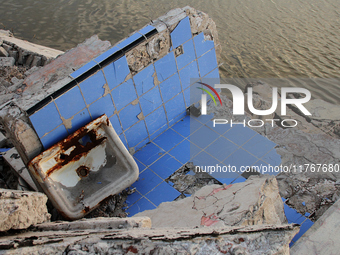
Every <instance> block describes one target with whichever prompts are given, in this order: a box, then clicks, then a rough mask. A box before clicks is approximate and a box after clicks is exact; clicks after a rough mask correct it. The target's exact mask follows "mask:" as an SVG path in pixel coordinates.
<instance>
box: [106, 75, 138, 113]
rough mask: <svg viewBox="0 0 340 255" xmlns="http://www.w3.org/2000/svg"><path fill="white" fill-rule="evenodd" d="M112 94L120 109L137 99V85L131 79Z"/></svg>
mask: <svg viewBox="0 0 340 255" xmlns="http://www.w3.org/2000/svg"><path fill="white" fill-rule="evenodd" d="M111 94H112V98H113V101H114V102H115V105H116V108H117V110H118V111H119V110H121V109H122V108H123V107H124V106H126V105H127V104H129V103H131V102H132V101H133V100H135V99H137V95H136V91H135V87H134V85H133V81H132V80H131V79H129V80H127V81H126V82H125V83H123V84H121V85H119V86H118V87H117V88H115V89H114V90H112V92H111Z"/></svg>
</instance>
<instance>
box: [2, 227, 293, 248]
mask: <svg viewBox="0 0 340 255" xmlns="http://www.w3.org/2000/svg"><path fill="white" fill-rule="evenodd" d="M297 232H298V227H297V226H294V225H275V226H273V225H261V226H248V227H234V228H232V227H225V228H204V229H192V228H178V229H173V228H171V229H169V228H164V229H145V228H144V229H142V228H137V229H126V230H124V229H123V230H101V231H96V230H79V231H60V232H29V233H24V234H20V235H18V236H15V238H14V237H10V238H8V237H7V238H4V237H3V238H0V248H1V249H3V250H2V251H1V252H0V254H28V253H29V254H47V253H53V254H95V253H96V254H106V253H107V254H151V253H152V254H289V245H288V244H289V241H290V240H291V238H292V237H293V236H294V235H295V234H296V233H297ZM13 246H16V247H17V249H11V250H7V249H8V248H9V247H13Z"/></svg>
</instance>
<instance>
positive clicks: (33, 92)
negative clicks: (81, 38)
mask: <svg viewBox="0 0 340 255" xmlns="http://www.w3.org/2000/svg"><path fill="white" fill-rule="evenodd" d="M110 47H111V44H110V42H108V41H101V40H100V39H99V38H98V36H96V35H94V36H92V37H91V38H89V39H87V40H86V41H85V42H84V43H81V44H79V45H78V46H77V47H76V48H73V49H71V50H69V51H67V52H66V53H64V54H62V55H60V56H59V57H58V58H56V59H55V60H54V61H53V62H52V63H49V64H48V65H46V66H44V67H43V68H41V69H40V70H38V71H36V72H34V73H32V74H31V75H29V76H28V77H26V79H25V80H24V84H25V85H26V88H25V90H24V95H23V97H22V98H20V100H19V99H18V105H20V107H21V108H22V109H23V110H28V109H29V108H31V107H32V106H34V105H35V104H37V103H38V102H39V101H41V100H42V99H44V98H46V97H48V96H49V95H51V94H52V93H53V92H55V91H57V90H58V89H60V88H62V87H63V86H65V85H66V84H68V83H69V82H71V81H72V80H73V78H72V77H70V76H69V75H70V74H71V73H73V72H74V71H75V70H77V69H78V68H80V67H81V66H83V65H84V64H86V63H87V62H89V61H90V60H92V59H93V58H94V57H96V56H98V55H100V54H101V53H103V52H105V51H106V50H108V49H109V48H110Z"/></svg>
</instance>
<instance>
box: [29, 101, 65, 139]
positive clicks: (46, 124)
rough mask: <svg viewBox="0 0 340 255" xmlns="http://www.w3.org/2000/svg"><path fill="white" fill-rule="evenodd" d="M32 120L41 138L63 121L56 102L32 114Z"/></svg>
mask: <svg viewBox="0 0 340 255" xmlns="http://www.w3.org/2000/svg"><path fill="white" fill-rule="evenodd" d="M30 120H31V122H32V125H33V126H34V128H35V131H36V132H37V134H38V136H39V137H40V138H41V137H43V136H44V135H45V134H47V133H49V132H50V131H52V130H53V129H55V128H56V127H57V126H59V125H60V124H62V123H63V122H62V120H61V119H60V116H59V112H58V110H57V107H56V105H55V103H54V102H52V103H49V104H48V105H46V106H45V107H44V108H42V109H40V110H39V111H37V112H36V113H34V114H33V115H31V116H30Z"/></svg>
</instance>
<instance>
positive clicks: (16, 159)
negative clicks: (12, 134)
mask: <svg viewBox="0 0 340 255" xmlns="http://www.w3.org/2000/svg"><path fill="white" fill-rule="evenodd" d="M3 157H4V159H5V161H6V162H7V164H8V165H10V166H11V167H12V169H13V170H14V171H15V172H16V173H17V174H18V175H19V176H20V177H21V178H23V179H24V181H25V182H26V183H27V184H28V185H29V186H30V187H31V188H32V189H33V190H35V191H38V188H37V186H36V185H35V183H34V182H33V180H32V177H31V175H30V173H29V172H28V170H27V168H26V166H25V164H24V162H23V161H22V159H21V158H20V155H19V153H18V151H17V149H16V148H15V147H13V148H11V149H10V150H8V151H7V152H5V153H3Z"/></svg>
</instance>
